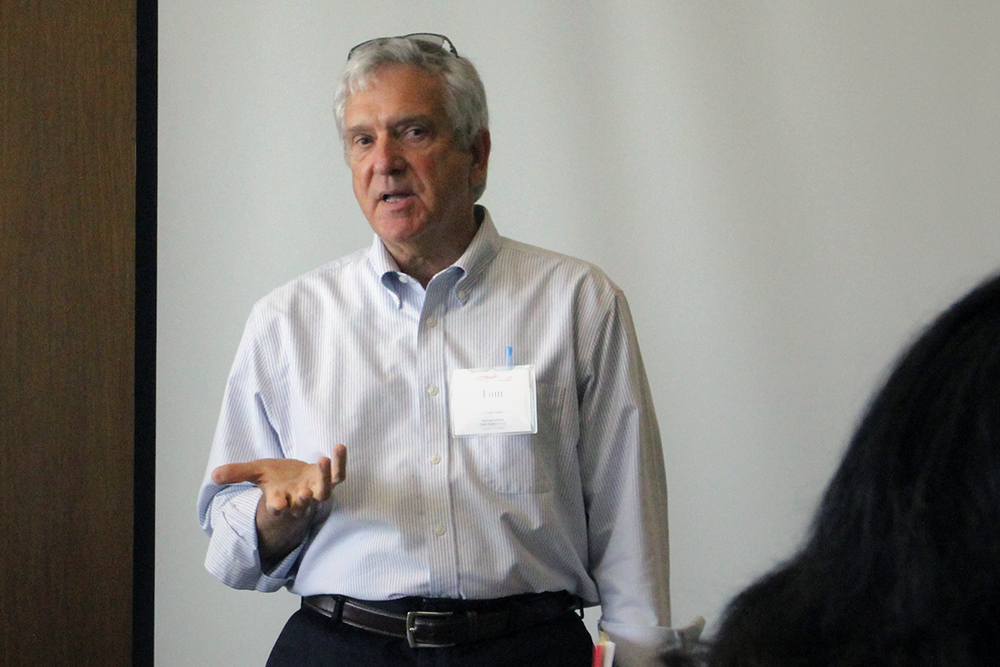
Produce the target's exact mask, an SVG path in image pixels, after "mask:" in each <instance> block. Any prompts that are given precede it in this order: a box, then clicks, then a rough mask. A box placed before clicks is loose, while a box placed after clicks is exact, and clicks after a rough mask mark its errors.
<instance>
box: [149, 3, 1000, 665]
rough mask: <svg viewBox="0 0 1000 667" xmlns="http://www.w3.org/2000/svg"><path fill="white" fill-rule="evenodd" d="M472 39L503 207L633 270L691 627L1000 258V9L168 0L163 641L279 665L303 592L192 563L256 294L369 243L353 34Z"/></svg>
mask: <svg viewBox="0 0 1000 667" xmlns="http://www.w3.org/2000/svg"><path fill="white" fill-rule="evenodd" d="M414 31H434V32H443V33H445V34H447V35H448V36H449V37H451V38H452V39H453V41H454V43H455V44H456V46H457V48H458V50H459V52H460V53H463V54H465V55H468V56H469V57H471V58H472V60H473V61H474V62H475V63H476V64H477V66H478V67H479V69H480V72H481V74H482V77H483V79H484V81H485V84H486V87H487V92H488V94H489V99H490V105H491V115H492V132H493V147H494V148H493V155H492V160H491V168H490V178H489V188H488V190H487V192H486V195H485V196H484V198H483V203H485V204H486V205H487V206H488V207H489V208H490V209H491V211H492V213H493V216H494V219H495V220H496V221H497V225H498V227H499V228H500V230H501V233H503V234H505V235H507V236H511V237H514V238H517V239H519V240H522V241H526V242H529V243H534V244H537V245H541V246H545V247H548V248H551V249H554V250H558V251H561V252H566V253H569V254H573V255H577V256H580V257H583V258H585V259H588V260H591V261H593V262H595V263H596V264H598V265H599V266H601V267H602V268H604V269H605V271H606V272H607V273H608V274H609V275H610V276H611V277H612V278H613V279H614V280H616V281H617V282H618V283H619V284H620V285H621V286H622V287H623V288H624V289H625V291H626V294H628V296H629V300H630V303H631V305H632V309H633V315H634V317H635V320H636V326H637V328H638V334H639V340H640V343H641V344H642V346H643V352H644V356H645V360H646V365H647V371H648V374H649V377H650V380H651V383H652V390H653V394H654V397H655V401H656V406H657V410H658V415H659V419H660V425H661V430H662V434H663V441H664V452H665V455H666V462H667V470H668V483H669V490H670V508H669V511H670V522H671V541H672V553H671V569H672V577H671V585H672V587H673V607H674V621H675V624H683V623H685V622H687V620H689V619H690V618H691V617H693V616H695V615H698V614H701V615H704V616H706V617H707V618H708V619H709V620H710V621H711V622H714V621H715V620H716V619H717V617H718V613H719V611H720V608H721V606H722V605H723V604H724V603H725V601H726V600H727V599H728V598H729V597H730V596H731V595H732V594H733V593H735V592H736V591H738V590H739V589H740V588H741V587H743V586H744V585H746V584H747V583H749V581H750V580H751V579H752V578H753V577H754V576H755V575H757V574H759V573H761V572H763V571H764V570H766V569H767V568H769V567H770V566H772V565H773V564H774V563H775V562H777V561H778V560H780V559H782V558H783V557H785V556H787V555H788V554H789V553H790V552H791V550H792V549H793V548H794V547H795V546H796V544H797V543H798V542H799V540H800V539H801V537H802V534H803V530H804V528H805V526H806V524H807V522H808V519H809V516H810V514H811V512H812V509H813V507H814V505H815V503H816V501H817V498H818V495H819V493H820V491H821V490H822V488H823V486H824V485H825V483H826V481H827V479H828V478H829V476H830V475H831V473H832V470H833V467H834V466H835V465H836V462H837V460H838V458H839V456H840V454H841V452H842V451H843V448H844V445H845V442H846V439H847V438H848V436H849V434H850V431H851V429H852V426H853V424H854V421H855V420H856V418H857V416H858V413H859V411H860V410H861V408H862V407H863V405H864V403H865V401H866V398H867V396H868V395H869V393H870V392H871V390H872V389H873V388H874V387H875V386H876V384H877V382H878V381H879V379H880V377H881V376H882V374H883V372H884V370H885V369H886V367H887V365H888V364H889V363H890V362H891V360H892V359H893V358H894V356H895V355H896V353H897V352H898V351H899V350H900V348H901V347H902V346H903V345H904V344H905V343H906V342H907V341H908V340H909V339H910V338H911V336H913V335H914V333H915V332H916V331H917V328H918V327H919V326H920V325H921V324H923V323H924V322H926V321H927V320H928V319H929V318H930V317H931V316H933V315H934V314H935V313H936V312H937V311H938V310H940V309H941V308H943V307H944V306H946V305H947V304H948V303H949V302H950V301H952V300H953V299H955V298H957V297H958V296H959V295H960V294H961V293H962V292H964V291H965V290H966V289H967V288H969V287H971V286H972V285H973V284H974V283H975V282H977V281H978V280H979V279H980V278H981V277H983V276H985V275H986V274H987V273H990V272H992V271H993V270H995V269H996V268H998V267H1000V188H998V183H1000V95H998V92H997V90H998V81H1000V40H998V39H997V35H1000V4H998V3H988V2H975V1H970V2H955V3H932V2H910V1H902V0H900V1H898V2H891V1H878V0H875V1H874V2H873V1H872V0H842V1H840V2H802V1H800V0H786V1H784V2H780V1H775V2H767V3H764V2H761V3H747V2H730V3H702V2H696V1H687V2H666V1H664V0H630V1H629V2H616V1H614V0H604V1H599V0H593V1H590V2H581V1H579V0H575V1H570V0H561V1H553V0H546V2H533V1H530V0H505V1H504V2H494V1H487V2H477V3H466V2H459V1H458V0H438V1H436V2H435V1H430V0H425V1H409V2H402V1H399V2H384V1H382V2H380V1H375V0H369V1H368V2H364V3H359V2H352V3H347V2H342V1H339V0H296V1H294V2H293V1H292V0H285V1H278V0H274V1H270V2H268V1H265V0H213V2H202V1H201V0H172V1H171V2H161V3H160V41H159V59H160V75H159V97H160V115H159V179H160V185H159V296H158V299H159V301H158V303H159V322H158V371H157V372H158V379H157V384H158V387H157V481H156V485H157V489H156V495H157V501H156V502H157V526H156V529H157V530H156V534H157V554H156V664H157V665H158V666H160V667H172V666H178V667H181V666H186V665H206V666H209V665H223V664H247V665H254V664H260V665H262V664H263V663H264V660H265V658H266V655H267V652H268V650H269V649H270V646H271V644H272V642H273V641H274V638H275V637H276V636H277V634H278V632H279V630H280V628H281V626H282V624H283V623H284V620H285V619H286V617H287V616H288V614H289V613H290V612H291V610H292V609H294V607H295V599H294V598H293V596H291V595H290V594H288V593H286V592H280V593H276V594H272V595H263V594H257V593H249V592H237V591H231V590H228V589H226V588H225V587H223V586H222V585H221V584H219V583H218V582H216V581H215V580H214V579H212V578H211V577H209V575H208V574H206V573H205V571H204V569H203V567H202V561H203V558H204V552H205V547H206V544H207V538H206V537H205V536H204V535H203V534H202V533H201V532H200V530H199V528H198V526H197V521H196V515H195V509H194V502H195V495H196V492H197V489H198V485H199V482H200V479H201V476H202V473H203V472H204V466H205V463H206V460H207V454H208V448H209V444H210V441H211V437H212V432H213V429H214V425H215V419H216V417H217V413H218V408H219V403H220V401H221V397H222V389H223V384H224V382H225V378H226V374H227V372H228V369H229V365H230V363H231V361H232V357H233V354H234V353H235V350H236V345H237V342H238V339H239V336H240V333H241V331H242V327H243V324H244V321H245V318H246V316H247V314H248V313H249V309H250V307H251V305H252V303H253V302H254V301H256V300H257V299H258V298H259V297H261V296H262V295H264V294H265V293H266V292H268V291H269V290H270V289H271V288H273V287H275V286H277V285H279V284H281V283H283V282H284V281H286V280H288V279H290V278H292V277H294V276H296V275H298V274H300V273H302V272H304V271H306V270H308V269H310V268H312V267H314V266H317V265H319V264H321V263H322V262H324V261H326V260H328V259H331V258H333V257H336V256H339V255H341V254H343V253H346V252H348V251H351V250H354V249H356V248H358V247H360V246H362V245H366V244H367V243H368V242H369V240H370V235H371V232H370V230H369V228H368V227H367V224H366V222H365V220H364V218H363V217H362V216H361V214H360V212H359V210H358V208H357V205H356V203H355V202H354V200H353V196H352V195H351V191H350V186H349V172H348V170H347V168H346V166H345V165H344V164H343V161H342V159H341V156H340V155H341V154H340V146H339V143H338V140H337V138H336V137H335V128H334V123H333V118H332V114H331V112H330V106H331V100H332V97H333V91H334V86H335V80H336V77H337V75H338V74H339V70H340V67H341V66H342V64H343V61H344V58H345V56H346V53H347V50H348V49H349V48H350V47H351V46H352V45H354V44H355V43H358V42H360V41H363V40H365V39H368V38H371V37H375V36H382V35H393V34H400V33H406V32H414Z"/></svg>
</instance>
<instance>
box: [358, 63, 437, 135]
mask: <svg viewBox="0 0 1000 667" xmlns="http://www.w3.org/2000/svg"><path fill="white" fill-rule="evenodd" d="M344 102H345V103H344V120H345V123H344V124H345V126H348V127H350V126H352V125H354V124H356V123H358V122H361V123H367V122H372V121H375V120H378V121H379V122H386V123H389V122H394V119H396V120H398V119H403V118H408V117H417V116H425V117H428V118H431V117H434V116H437V115H439V114H441V113H444V100H443V84H442V82H441V80H440V78H439V77H436V76H435V75H433V74H431V73H429V72H426V71H424V70H422V69H420V68H417V67H414V66H411V65H390V66H386V67H383V68H381V69H379V70H376V72H375V73H374V74H373V75H372V76H371V77H370V78H369V79H368V80H367V85H365V86H364V87H363V88H359V89H357V90H355V91H354V92H352V93H350V94H349V95H348V96H347V98H346V99H345V101H344ZM352 119H353V120H352Z"/></svg>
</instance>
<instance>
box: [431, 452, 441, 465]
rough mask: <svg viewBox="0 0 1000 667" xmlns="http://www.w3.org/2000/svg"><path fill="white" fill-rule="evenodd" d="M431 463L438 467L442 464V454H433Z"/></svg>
mask: <svg viewBox="0 0 1000 667" xmlns="http://www.w3.org/2000/svg"><path fill="white" fill-rule="evenodd" d="M431 463H433V464H434V465H437V464H439V463H441V455H440V454H432V455H431Z"/></svg>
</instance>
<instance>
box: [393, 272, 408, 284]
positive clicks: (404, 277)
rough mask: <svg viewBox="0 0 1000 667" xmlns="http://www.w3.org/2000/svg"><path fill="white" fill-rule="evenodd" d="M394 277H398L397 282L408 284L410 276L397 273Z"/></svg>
mask: <svg viewBox="0 0 1000 667" xmlns="http://www.w3.org/2000/svg"><path fill="white" fill-rule="evenodd" d="M396 275H397V276H399V282H401V283H408V282H410V276H408V275H406V274H405V273H398V274H396Z"/></svg>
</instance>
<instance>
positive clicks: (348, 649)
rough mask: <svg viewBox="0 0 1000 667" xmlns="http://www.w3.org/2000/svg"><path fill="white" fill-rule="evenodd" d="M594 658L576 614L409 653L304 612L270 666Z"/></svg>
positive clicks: (473, 666)
mask: <svg viewBox="0 0 1000 667" xmlns="http://www.w3.org/2000/svg"><path fill="white" fill-rule="evenodd" d="M592 656H593V643H592V641H591V638H590V633H589V632H588V631H587V628H586V627H585V626H584V625H583V620H582V619H581V618H580V617H579V616H578V615H577V614H576V613H574V612H567V613H566V614H564V615H563V616H561V617H559V618H557V619H556V620H554V621H550V622H548V623H543V624H540V625H535V626H532V627H530V628H527V629H525V630H521V631H520V632H517V633H515V634H512V635H506V636H503V637H497V638H494V639H485V640H481V641H476V642H470V643H467V644H458V645H456V646H448V647H444V648H410V646H409V644H407V642H406V640H405V639H398V638H396V637H387V636H384V635H380V634H377V633H374V632H369V631H367V630H359V629H358V628H354V627H352V626H350V625H347V624H345V623H342V622H340V621H333V620H330V619H329V618H327V617H325V616H323V615H321V614H318V613H316V612H313V611H311V610H309V609H300V610H299V611H297V612H296V613H295V614H293V615H292V617H291V618H290V619H288V623H286V624H285V628H284V630H282V631H281V635H279V637H278V641H277V642H276V643H275V645H274V649H272V651H271V657H270V658H268V661H267V667H346V666H348V665H349V666H350V667H369V666H371V667H381V666H382V665H387V666H390V667H395V666H403V665H406V666H408V667H409V666H412V667H508V666H509V667H534V666H536V665H537V666H538V667H591V665H592V662H593V657H592Z"/></svg>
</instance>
